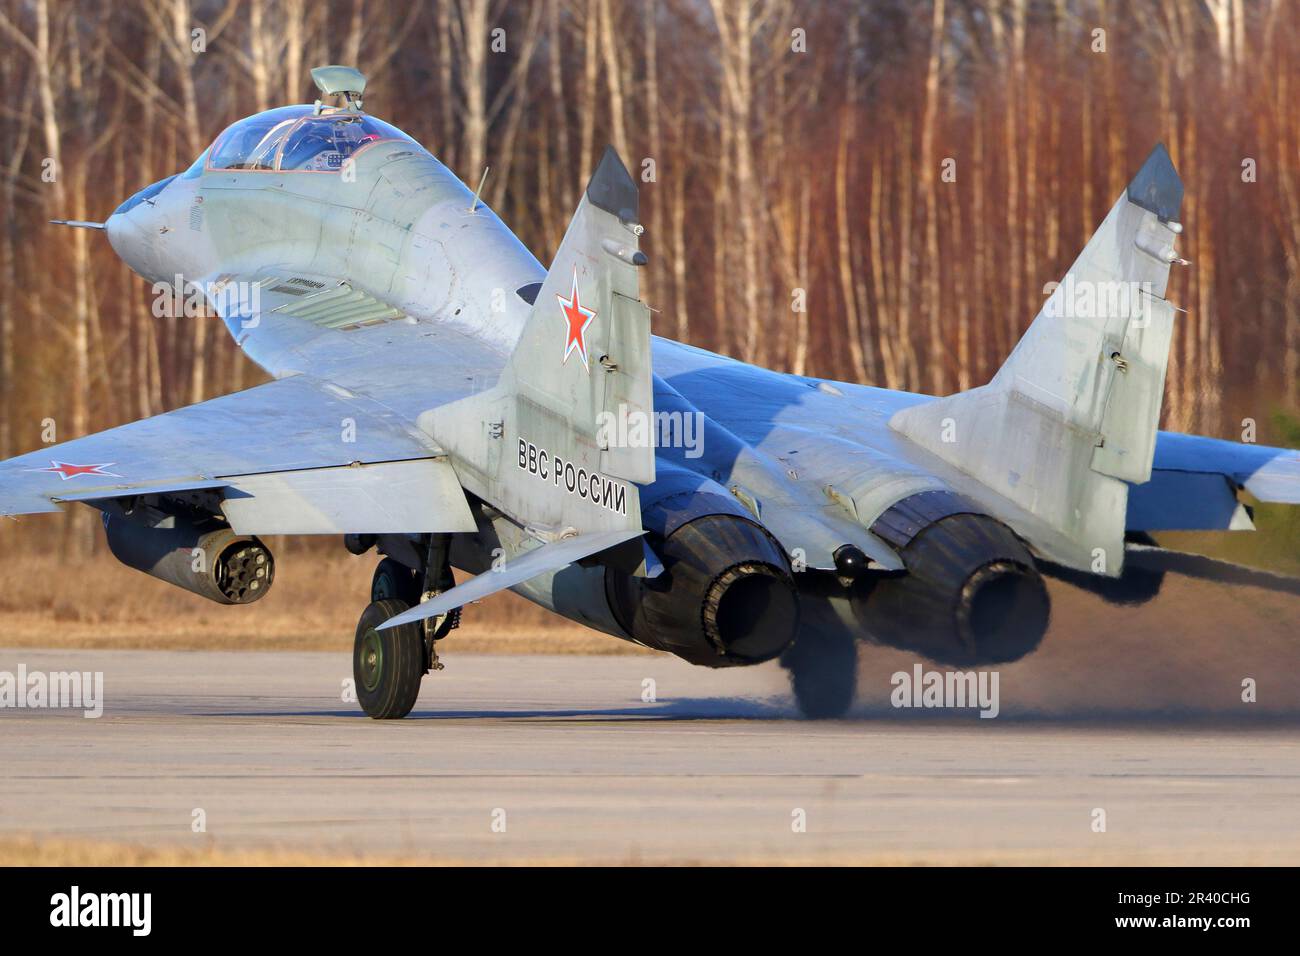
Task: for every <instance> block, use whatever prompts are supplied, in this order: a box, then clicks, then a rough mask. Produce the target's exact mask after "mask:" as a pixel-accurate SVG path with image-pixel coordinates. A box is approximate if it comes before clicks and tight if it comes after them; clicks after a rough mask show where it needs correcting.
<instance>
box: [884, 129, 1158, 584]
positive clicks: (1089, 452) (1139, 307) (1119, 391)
mask: <svg viewBox="0 0 1300 956" xmlns="http://www.w3.org/2000/svg"><path fill="white" fill-rule="evenodd" d="M1182 196H1183V185H1182V181H1181V180H1180V179H1179V178H1178V173H1177V172H1176V171H1175V170H1174V166H1173V163H1172V162H1171V161H1170V159H1169V154H1168V152H1166V150H1165V148H1164V146H1163V145H1160V146H1157V147H1156V148H1155V149H1154V150H1152V152H1151V155H1150V156H1148V157H1147V159H1146V162H1145V163H1143V165H1142V168H1141V169H1140V170H1139V171H1138V174H1137V175H1136V176H1135V177H1134V178H1133V181H1132V182H1131V183H1129V185H1128V188H1127V189H1126V190H1125V192H1124V194H1123V195H1121V196H1120V197H1119V199H1117V200H1116V202H1115V205H1114V206H1113V207H1112V208H1111V210H1110V213H1109V214H1108V215H1107V216H1106V219H1105V220H1104V221H1103V222H1102V224H1101V226H1100V227H1099V228H1098V229H1097V231H1096V232H1095V233H1093V235H1092V238H1091V239H1090V240H1089V241H1088V244H1087V246H1085V247H1084V250H1083V252H1081V253H1080V254H1079V257H1078V258H1077V259H1076V260H1075V262H1074V264H1073V265H1072V266H1071V267H1070V270H1069V271H1068V272H1067V273H1066V275H1065V278H1064V279H1063V280H1062V281H1061V283H1059V284H1058V285H1057V287H1056V289H1055V290H1053V291H1052V293H1051V295H1050V296H1049V297H1048V299H1047V301H1046V302H1045V303H1044V305H1043V309H1042V311H1040V312H1039V314H1038V316H1037V317H1036V318H1035V319H1034V321H1033V324H1032V325H1030V327H1029V330H1028V331H1027V332H1026V333H1025V335H1024V337H1023V338H1022V339H1021V340H1020V342H1019V343H1018V344H1017V345H1016V347H1015V349H1014V350H1013V351H1012V353H1011V355H1010V357H1009V358H1008V359H1007V360H1006V362H1005V363H1004V364H1003V366H1002V367H1001V368H1000V369H999V370H998V372H997V374H996V375H995V376H994V377H993V380H992V381H991V382H990V383H989V384H987V385H984V386H981V387H980V388H975V389H971V390H970V391H968V392H962V393H960V394H957V395H952V396H949V397H948V398H942V399H937V400H935V401H933V402H925V403H922V404H920V405H915V406H912V407H910V408H906V409H904V410H902V411H900V412H898V413H897V414H896V415H895V416H894V418H893V419H892V421H891V422H890V424H891V426H892V427H893V428H894V429H895V430H896V431H898V432H901V433H902V434H903V435H905V436H907V437H908V438H909V439H911V440H912V441H914V442H916V443H917V444H918V445H921V446H922V447H924V448H926V449H927V450H929V451H931V452H933V453H934V454H936V455H938V456H939V457H940V458H942V459H943V460H945V461H947V462H948V463H949V464H952V465H954V466H955V467H957V468H959V469H960V470H962V471H963V472H965V473H966V474H968V475H970V476H972V477H974V478H976V479H977V480H979V481H980V482H981V483H982V484H983V485H985V486H987V487H988V488H989V489H991V490H992V491H994V492H996V493H997V494H998V495H1001V496H1002V497H1004V498H1007V499H1009V500H1011V501H1012V502H1014V503H1015V504H1017V505H1019V506H1020V507H1022V508H1024V509H1025V510H1027V511H1029V512H1030V513H1031V514H1033V515H1034V516H1035V517H1036V518H1038V519H1040V520H1042V521H1043V522H1045V523H1046V525H1047V526H1049V527H1050V528H1051V529H1052V530H1053V531H1055V532H1057V533H1059V534H1060V535H1063V536H1064V537H1065V538H1066V539H1068V540H1069V541H1070V542H1071V544H1072V546H1073V547H1072V553H1070V554H1060V553H1059V552H1058V553H1055V554H1053V555H1051V556H1052V557H1053V559H1054V560H1057V561H1060V562H1061V563H1063V564H1066V565H1067V566H1070V567H1078V568H1084V569H1096V562H1095V556H1096V553H1097V552H1096V549H1099V548H1100V549H1102V551H1103V553H1104V554H1105V555H1107V556H1111V559H1110V560H1107V561H1106V562H1105V564H1104V568H1105V571H1104V573H1107V574H1118V573H1119V570H1120V565H1121V562H1122V556H1123V540H1124V524H1125V513H1126V510H1127V501H1128V485H1127V484H1126V482H1133V483H1142V482H1145V481H1147V480H1148V479H1149V478H1150V477H1151V462H1152V456H1153V455H1154V451H1155V440H1156V432H1157V429H1158V423H1159V418H1160V405H1161V400H1162V397H1163V393H1164V380H1165V370H1166V367H1167V365H1168V360H1169V343H1170V339H1171V336H1172V333H1173V316H1174V310H1173V307H1172V306H1171V305H1170V304H1169V303H1168V302H1167V301H1166V300H1165V298H1164V296H1165V290H1166V286H1167V284H1168V280H1169V267H1170V265H1171V264H1172V263H1174V262H1178V261H1181V260H1179V259H1178V256H1177V254H1176V253H1175V252H1174V250H1173V243H1174V241H1175V239H1176V238H1177V236H1178V234H1179V233H1180V232H1181V231H1182V226H1181V225H1179V223H1178V222H1177V216H1178V209H1179V206H1180V205H1181V202H1182Z"/></svg>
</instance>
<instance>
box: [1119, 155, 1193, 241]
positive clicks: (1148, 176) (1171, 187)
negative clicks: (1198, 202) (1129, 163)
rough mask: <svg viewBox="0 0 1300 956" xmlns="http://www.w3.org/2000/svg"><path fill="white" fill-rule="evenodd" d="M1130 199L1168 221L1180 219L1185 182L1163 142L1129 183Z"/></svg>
mask: <svg viewBox="0 0 1300 956" xmlns="http://www.w3.org/2000/svg"><path fill="white" fill-rule="evenodd" d="M1128 199H1129V202H1131V203H1133V204H1134V205H1136V206H1141V207H1142V208H1143V209H1146V210H1148V211H1150V212H1153V213H1155V214H1156V215H1157V216H1159V217H1160V218H1161V219H1162V220H1164V221H1166V222H1169V221H1175V220H1177V219H1178V210H1179V207H1181V206H1182V204H1183V181H1182V179H1180V178H1179V176H1178V170H1176V169H1175V168H1174V161H1173V160H1172V159H1171V158H1170V157H1169V150H1167V149H1166V148H1165V144H1164V143H1156V146H1155V149H1153V150H1151V152H1150V154H1149V155H1148V156H1147V158H1146V161H1145V162H1144V163H1143V164H1142V168H1141V169H1139V170H1138V171H1137V175H1136V176H1134V177H1133V181H1132V182H1131V183H1129V185H1128Z"/></svg>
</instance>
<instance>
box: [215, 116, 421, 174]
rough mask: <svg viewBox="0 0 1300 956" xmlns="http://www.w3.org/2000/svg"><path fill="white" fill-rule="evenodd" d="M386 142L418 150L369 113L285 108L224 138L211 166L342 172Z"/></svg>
mask: <svg viewBox="0 0 1300 956" xmlns="http://www.w3.org/2000/svg"><path fill="white" fill-rule="evenodd" d="M386 140H399V141H401V142H404V143H409V144H411V145H412V146H418V144H417V143H416V142H415V140H413V139H411V137H409V136H407V135H406V134H405V133H403V132H402V131H401V130H400V129H398V128H397V127H395V126H390V125H389V124H388V123H385V122H384V121H383V120H377V119H375V118H374V117H373V116H366V115H365V114H364V113H357V112H354V111H350V110H335V109H325V110H322V111H321V112H320V113H319V114H318V113H317V112H316V107H314V106H282V107H280V108H279V109H273V110H267V111H266V112H265V113H258V114H256V115H255V116H249V117H247V118H245V119H242V120H240V121H239V122H237V123H235V124H234V125H233V126H231V127H229V128H228V129H227V130H226V131H225V132H224V133H222V134H221V135H220V136H218V137H217V141H216V142H215V143H213V145H212V149H211V150H209V153H208V163H207V168H208V169H257V170H263V171H278V172H338V171H339V170H340V169H341V168H342V167H343V163H344V162H345V161H346V160H348V159H349V158H350V157H352V156H353V155H355V154H356V153H358V152H360V151H361V150H363V149H365V148H366V147H367V146H369V145H371V144H373V143H380V142H384V141H386Z"/></svg>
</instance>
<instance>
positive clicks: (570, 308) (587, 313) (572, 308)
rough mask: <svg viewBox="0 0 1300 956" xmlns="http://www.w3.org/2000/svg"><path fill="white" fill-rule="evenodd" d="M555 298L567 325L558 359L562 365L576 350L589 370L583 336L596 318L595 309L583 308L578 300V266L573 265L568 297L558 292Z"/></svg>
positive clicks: (583, 364)
mask: <svg viewBox="0 0 1300 956" xmlns="http://www.w3.org/2000/svg"><path fill="white" fill-rule="evenodd" d="M555 298H557V299H558V300H559V301H560V313H561V314H562V315H563V316H564V322H565V325H566V326H567V330H566V334H565V338H564V358H563V359H562V360H561V361H560V364H561V365H563V364H564V363H565V362H567V361H568V360H569V353H571V352H574V351H576V352H577V353H578V356H579V357H580V358H581V359H582V367H583V368H585V369H588V370H590V366H589V365H588V364H587V340H586V339H585V338H584V337H583V336H584V335H585V334H586V332H587V327H588V326H590V325H591V323H592V322H593V321H595V318H596V310H595V309H585V308H583V306H582V303H581V302H579V301H578V267H577V266H574V267H573V291H572V292H570V293H569V298H567V299H566V298H565V297H564V296H562V295H560V294H559V293H558V292H557V293H556V294H555Z"/></svg>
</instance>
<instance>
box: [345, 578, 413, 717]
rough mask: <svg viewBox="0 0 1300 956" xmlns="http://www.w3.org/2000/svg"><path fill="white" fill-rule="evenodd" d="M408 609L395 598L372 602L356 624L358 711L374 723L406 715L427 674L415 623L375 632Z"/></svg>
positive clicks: (354, 652) (354, 660)
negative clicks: (362, 711) (361, 711)
mask: <svg viewBox="0 0 1300 956" xmlns="http://www.w3.org/2000/svg"><path fill="white" fill-rule="evenodd" d="M408 607H410V605H409V604H407V603H406V602H405V601H401V600H398V599H396V598H386V599H384V600H381V601H372V602H371V603H370V605H369V606H368V607H367V608H366V609H365V611H364V613H362V615H361V620H360V621H358V622H357V636H356V641H355V643H354V644H353V647H352V676H353V679H354V680H355V681H356V689H357V700H358V702H359V703H360V704H361V709H362V710H364V711H365V712H366V714H367V715H368V716H370V717H373V718H375V719H376V720H393V719H396V718H399V717H405V716H406V715H407V714H409V713H410V712H411V708H412V707H414V706H415V701H416V698H418V697H419V696H420V681H422V680H423V679H424V675H425V673H426V672H427V671H428V666H427V663H426V657H425V647H424V629H423V628H422V627H421V626H420V624H419V623H418V622H416V623H411V624H400V625H398V626H397V627H390V628H388V629H387V630H383V631H381V630H378V627H379V625H380V624H383V623H384V622H385V621H387V620H388V619H389V618H391V617H394V616H395V615H398V614H401V613H402V612H403V611H405V610H406V609H407V608H408Z"/></svg>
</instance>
